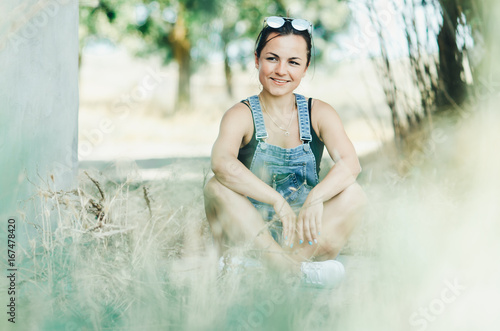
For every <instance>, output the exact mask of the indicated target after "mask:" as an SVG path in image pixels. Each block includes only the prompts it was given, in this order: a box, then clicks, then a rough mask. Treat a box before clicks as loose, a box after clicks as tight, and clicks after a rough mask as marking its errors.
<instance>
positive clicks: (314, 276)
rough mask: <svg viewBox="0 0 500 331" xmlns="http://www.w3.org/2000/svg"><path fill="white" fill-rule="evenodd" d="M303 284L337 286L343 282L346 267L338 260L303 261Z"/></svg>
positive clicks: (301, 267) (301, 268)
mask: <svg viewBox="0 0 500 331" xmlns="http://www.w3.org/2000/svg"><path fill="white" fill-rule="evenodd" d="M300 270H301V271H302V275H303V277H302V281H301V282H302V284H303V285H306V286H312V287H324V288H337V287H339V286H340V284H341V283H342V280H343V279H344V275H345V269H344V266H343V265H342V263H340V262H339V261H337V260H328V261H322V262H302V263H301V266H300Z"/></svg>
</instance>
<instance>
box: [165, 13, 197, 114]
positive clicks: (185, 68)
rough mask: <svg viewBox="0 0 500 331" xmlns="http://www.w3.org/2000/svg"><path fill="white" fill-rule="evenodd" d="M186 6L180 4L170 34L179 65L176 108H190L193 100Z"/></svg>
mask: <svg viewBox="0 0 500 331" xmlns="http://www.w3.org/2000/svg"><path fill="white" fill-rule="evenodd" d="M184 13H185V8H184V6H183V5H182V4H179V13H178V16H177V21H176V22H175V24H174V29H173V31H172V33H171V34H170V35H169V36H168V38H169V40H170V42H171V43H172V47H173V52H174V58H175V61H176V62H177V64H178V65H179V80H178V85H177V86H178V89H177V100H176V102H175V108H176V110H179V109H188V108H189V106H190V101H191V93H190V90H191V83H190V81H191V43H190V42H189V39H188V27H187V25H186V21H185V19H184Z"/></svg>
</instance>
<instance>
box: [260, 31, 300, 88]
mask: <svg viewBox="0 0 500 331" xmlns="http://www.w3.org/2000/svg"><path fill="white" fill-rule="evenodd" d="M276 35H277V33H271V34H270V35H269V37H268V40H269V41H268V42H267V44H266V45H265V46H264V48H263V49H262V52H261V53H260V58H258V57H257V54H255V67H256V68H257V69H258V70H259V80H260V83H261V84H262V87H263V89H264V90H266V91H267V92H269V93H270V94H272V95H274V96H282V95H286V94H288V93H291V92H293V91H294V90H295V89H296V88H297V87H298V86H299V84H300V81H301V80H302V78H303V77H304V76H305V74H306V71H307V66H306V64H307V44H306V41H305V40H304V38H303V37H301V36H298V35H294V34H290V35H286V36H278V37H276Z"/></svg>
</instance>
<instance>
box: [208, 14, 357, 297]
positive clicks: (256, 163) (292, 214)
mask: <svg viewBox="0 0 500 331" xmlns="http://www.w3.org/2000/svg"><path fill="white" fill-rule="evenodd" d="M265 23H266V24H265V26H264V28H263V29H262V31H261V32H260V34H259V36H258V38H257V43H256V48H255V67H256V69H257V70H258V71H259V81H260V83H261V84H262V91H261V92H260V94H259V95H254V96H251V97H249V98H248V99H246V100H243V101H242V102H240V103H237V104H236V105H234V106H233V107H231V108H230V109H229V110H227V111H226V113H225V114H224V116H223V118H222V120H221V124H220V131H219V136H218V137H217V140H216V141H215V143H214V146H213V148H212V156H211V164H212V170H213V172H214V176H213V177H212V178H211V179H210V180H209V181H208V182H207V184H206V186H205V188H204V198H205V211H206V215H207V219H208V221H209V223H210V226H211V230H212V234H213V236H214V239H215V242H216V243H217V245H218V248H219V253H221V254H222V253H224V251H225V248H226V247H227V245H235V244H248V243H250V244H252V245H254V247H255V248H257V249H259V250H260V251H261V252H262V258H263V261H264V262H265V263H267V264H268V265H269V266H271V267H273V268H275V269H278V270H281V271H295V272H297V273H298V274H299V275H301V277H302V279H303V282H304V283H305V284H308V285H318V286H327V287H335V286H338V285H339V283H340V281H341V280H342V278H343V275H344V267H343V266H342V264H340V262H338V261H336V260H334V259H335V257H336V256H337V255H338V253H339V251H340V249H341V248H342V246H343V245H344V244H345V242H346V241H347V238H348V236H349V235H350V233H351V232H352V230H353V228H354V226H355V224H356V223H357V221H358V220H359V218H360V217H361V215H362V211H363V208H362V207H363V206H364V204H365V200H366V198H365V195H364V193H363V190H362V189H361V187H360V186H359V185H358V184H357V182H356V177H357V175H358V174H359V172H360V171H361V167H360V164H359V161H358V157H357V155H356V152H355V150H354V147H353V145H352V143H351V141H350V140H349V138H348V137H347V135H346V133H345V131H344V128H343V126H342V123H341V121H340V118H339V116H338V115H337V113H336V112H335V110H334V109H333V108H332V107H331V106H330V105H328V104H327V103H324V102H322V101H320V100H313V99H312V98H309V99H306V98H305V97H304V96H302V95H299V94H295V93H294V90H295V89H296V88H297V87H298V86H299V85H300V82H301V80H302V78H303V77H304V76H305V75H306V73H307V69H308V68H309V64H310V62H311V44H312V41H311V38H312V24H311V23H309V22H308V21H306V20H303V19H293V18H283V17H276V16H274V17H269V18H266V21H265ZM325 146H326V148H327V150H328V153H329V155H330V157H331V158H332V160H333V161H334V162H335V165H334V166H333V167H332V168H331V169H330V171H329V172H328V174H327V175H326V176H325V178H324V179H323V180H322V181H321V182H319V178H318V173H319V170H320V169H319V164H320V162H321V157H322V155H323V150H324V147H325ZM263 229H264V230H265V231H262V230H263ZM276 253H278V254H276ZM312 259H314V260H316V261H315V262H311V260H312Z"/></svg>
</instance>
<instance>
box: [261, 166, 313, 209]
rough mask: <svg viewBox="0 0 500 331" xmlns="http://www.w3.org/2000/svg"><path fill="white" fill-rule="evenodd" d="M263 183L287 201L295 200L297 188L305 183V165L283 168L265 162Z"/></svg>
mask: <svg viewBox="0 0 500 331" xmlns="http://www.w3.org/2000/svg"><path fill="white" fill-rule="evenodd" d="M265 168H266V178H265V180H264V181H265V182H266V183H267V184H269V185H270V186H272V187H273V188H274V189H275V190H276V191H277V192H278V193H279V194H281V196H283V197H284V198H285V199H287V200H288V201H292V200H296V198H297V194H298V193H299V188H300V187H301V186H302V184H303V183H304V181H305V178H306V177H305V171H306V163H298V164H293V165H287V166H283V165H280V164H276V163H272V162H265Z"/></svg>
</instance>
